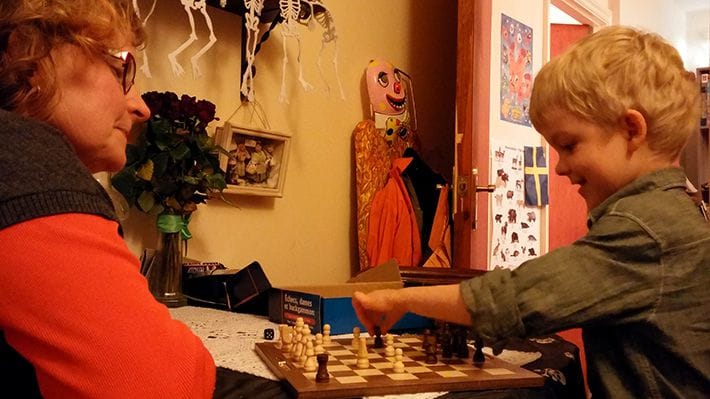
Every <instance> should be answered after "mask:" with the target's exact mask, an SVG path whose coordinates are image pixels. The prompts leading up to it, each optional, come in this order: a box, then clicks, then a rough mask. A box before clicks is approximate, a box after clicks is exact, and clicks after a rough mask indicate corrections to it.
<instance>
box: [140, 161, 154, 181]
mask: <svg viewBox="0 0 710 399" xmlns="http://www.w3.org/2000/svg"><path fill="white" fill-rule="evenodd" d="M136 176H137V177H138V178H139V179H143V180H145V181H151V180H152V179H153V160H151V159H149V160H147V161H145V163H144V164H143V165H141V167H140V168H138V171H137V172H136Z"/></svg>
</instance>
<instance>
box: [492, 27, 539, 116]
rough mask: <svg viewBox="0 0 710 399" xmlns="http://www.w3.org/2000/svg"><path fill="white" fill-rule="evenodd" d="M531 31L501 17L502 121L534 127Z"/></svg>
mask: <svg viewBox="0 0 710 399" xmlns="http://www.w3.org/2000/svg"><path fill="white" fill-rule="evenodd" d="M532 39H533V31H532V28H530V27H529V26H527V25H525V24H523V23H522V22H519V21H516V20H515V19H513V18H510V17H509V16H507V15H505V14H501V38H500V43H501V49H500V50H501V53H500V57H501V60H500V79H501V81H500V119H501V120H504V121H508V122H512V123H517V124H519V125H524V126H531V125H530V116H529V110H528V106H529V105H530V93H531V91H532V82H533V76H532V61H533V53H532Z"/></svg>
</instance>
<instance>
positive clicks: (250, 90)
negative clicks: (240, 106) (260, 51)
mask: <svg viewBox="0 0 710 399" xmlns="http://www.w3.org/2000/svg"><path fill="white" fill-rule="evenodd" d="M244 6H246V8H247V12H246V14H245V15H244V24H245V26H246V32H247V37H246V40H247V41H246V52H245V56H246V59H247V65H246V69H245V70H244V76H242V86H241V88H240V91H241V92H242V94H243V95H244V96H245V97H246V98H247V99H248V100H249V101H254V58H255V56H256V45H257V43H258V41H259V40H258V39H259V38H258V37H257V34H258V32H259V16H260V15H261V10H262V9H263V8H264V0H244Z"/></svg>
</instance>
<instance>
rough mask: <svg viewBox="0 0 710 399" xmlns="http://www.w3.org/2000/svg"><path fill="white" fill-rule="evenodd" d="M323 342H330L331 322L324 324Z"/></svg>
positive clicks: (325, 343) (326, 343)
mask: <svg viewBox="0 0 710 399" xmlns="http://www.w3.org/2000/svg"><path fill="white" fill-rule="evenodd" d="M323 344H324V345H328V344H330V324H324V325H323Z"/></svg>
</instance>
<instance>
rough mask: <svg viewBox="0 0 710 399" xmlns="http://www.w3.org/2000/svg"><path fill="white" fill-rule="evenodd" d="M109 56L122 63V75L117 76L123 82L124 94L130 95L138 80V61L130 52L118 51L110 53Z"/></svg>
mask: <svg viewBox="0 0 710 399" xmlns="http://www.w3.org/2000/svg"><path fill="white" fill-rule="evenodd" d="M108 56H109V57H111V58H115V59H117V60H120V61H121V63H122V68H123V69H122V74H121V75H120V76H119V74H116V77H117V78H118V79H119V80H120V82H121V87H123V94H128V92H129V91H130V90H131V87H133V83H134V82H135V79H136V59H135V58H133V54H131V52H130V51H116V52H110V53H108Z"/></svg>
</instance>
